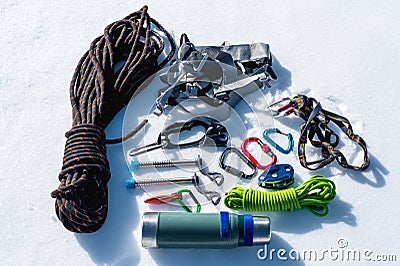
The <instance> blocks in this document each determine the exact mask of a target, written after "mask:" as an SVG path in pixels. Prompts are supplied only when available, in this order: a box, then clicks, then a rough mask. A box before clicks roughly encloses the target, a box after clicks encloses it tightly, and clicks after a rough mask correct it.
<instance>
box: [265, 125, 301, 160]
mask: <svg viewBox="0 0 400 266" xmlns="http://www.w3.org/2000/svg"><path fill="white" fill-rule="evenodd" d="M271 133H277V134H281V135H284V136H287V138H288V146H287V148H286V149H284V148H282V147H281V146H279V145H278V144H277V143H276V142H275V141H273V140H272V139H271V138H270V137H269V136H268V135H269V134H271ZM263 137H264V139H265V140H266V141H267V142H269V143H270V144H271V145H272V146H273V147H275V148H276V149H277V150H278V151H280V152H281V153H283V154H289V153H290V152H291V151H292V150H293V147H294V140H293V136H292V134H290V133H283V132H282V131H280V130H279V129H278V128H267V129H266V130H264V133H263Z"/></svg>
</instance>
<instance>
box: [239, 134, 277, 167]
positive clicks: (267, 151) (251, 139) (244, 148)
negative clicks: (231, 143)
mask: <svg viewBox="0 0 400 266" xmlns="http://www.w3.org/2000/svg"><path fill="white" fill-rule="evenodd" d="M251 142H256V143H257V144H258V145H259V146H260V147H261V149H262V150H263V152H264V153H265V154H267V155H268V156H270V157H271V158H272V160H271V162H270V163H269V164H267V165H262V164H260V163H259V162H258V161H257V160H256V158H254V156H253V155H252V154H251V153H250V152H249V151H248V150H247V145H248V144H249V143H251ZM241 148H242V152H243V153H244V154H245V155H246V156H247V157H248V158H249V159H250V161H251V162H252V163H253V164H254V165H255V166H256V167H257V168H258V169H261V170H265V169H267V168H268V167H270V166H271V165H274V164H276V161H277V160H278V159H277V157H276V155H275V154H274V153H273V152H272V151H271V149H270V147H269V146H268V145H267V144H265V143H264V142H262V140H261V139H259V138H256V137H249V138H247V139H245V140H243V142H242V147H241Z"/></svg>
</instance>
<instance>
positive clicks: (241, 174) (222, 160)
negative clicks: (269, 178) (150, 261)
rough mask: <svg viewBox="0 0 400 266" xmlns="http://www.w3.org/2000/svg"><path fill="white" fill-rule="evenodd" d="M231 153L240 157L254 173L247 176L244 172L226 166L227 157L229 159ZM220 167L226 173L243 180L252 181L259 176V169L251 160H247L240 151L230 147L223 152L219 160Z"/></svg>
mask: <svg viewBox="0 0 400 266" xmlns="http://www.w3.org/2000/svg"><path fill="white" fill-rule="evenodd" d="M231 152H233V153H235V154H236V155H237V156H239V158H240V159H241V160H242V161H244V162H245V163H246V164H247V165H248V166H249V167H250V168H251V170H252V171H253V172H252V173H251V174H245V173H244V172H243V171H241V170H239V169H237V168H234V167H232V166H230V165H227V164H225V161H226V157H228V154H229V153H231ZM219 166H220V167H221V168H222V169H224V170H225V171H226V172H228V173H230V174H232V175H235V176H238V177H241V178H246V179H251V178H253V177H254V176H255V175H256V174H257V167H256V166H255V165H254V164H253V163H252V162H251V161H250V160H249V158H247V157H246V156H245V155H244V154H243V153H242V152H241V151H240V150H238V149H236V148H235V147H228V148H226V149H225V150H224V151H223V152H222V154H221V157H220V158H219Z"/></svg>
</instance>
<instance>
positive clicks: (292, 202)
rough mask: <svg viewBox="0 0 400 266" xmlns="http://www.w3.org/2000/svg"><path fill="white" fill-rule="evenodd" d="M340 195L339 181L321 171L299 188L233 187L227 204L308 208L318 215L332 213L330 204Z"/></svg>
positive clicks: (264, 208) (268, 208)
mask: <svg viewBox="0 0 400 266" xmlns="http://www.w3.org/2000/svg"><path fill="white" fill-rule="evenodd" d="M335 196H336V186H335V183H334V182H333V181H332V180H330V179H327V178H325V177H323V176H321V175H314V176H312V177H311V178H310V179H309V180H307V181H306V182H304V183H303V184H301V185H300V186H298V187H297V188H289V189H284V190H279V191H274V192H266V191H259V190H253V189H251V188H249V189H244V188H242V187H240V186H236V187H234V188H232V190H231V191H230V192H228V193H227V195H226V196H225V199H224V203H225V206H226V207H228V208H230V209H233V210H244V211H258V212H266V211H293V210H294V209H303V208H306V209H308V210H309V211H310V212H311V213H313V214H315V215H316V216H321V217H322V216H325V215H327V214H328V211H329V209H328V206H327V204H328V203H329V202H330V201H332V200H333V199H334V198H335Z"/></svg>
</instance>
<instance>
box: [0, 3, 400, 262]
mask: <svg viewBox="0 0 400 266" xmlns="http://www.w3.org/2000/svg"><path fill="white" fill-rule="evenodd" d="M144 4H147V5H149V14H150V15H151V16H152V17H153V18H155V19H156V20H158V21H159V22H160V23H161V24H162V25H163V26H164V27H165V28H166V29H167V30H169V31H170V32H171V33H173V34H174V36H175V37H176V38H178V37H179V36H180V34H181V33H183V32H186V33H187V34H188V35H189V37H190V38H191V41H193V43H195V44H197V45H218V44H220V43H222V42H223V41H225V40H228V41H229V42H230V43H232V44H239V43H251V42H266V43H269V44H270V47H271V51H272V53H273V55H274V66H273V67H274V69H275V70H276V72H277V74H278V77H279V80H278V81H277V82H275V83H274V86H273V88H272V89H271V90H270V92H269V93H267V96H268V97H270V98H272V99H278V98H280V97H283V96H289V95H291V94H294V93H304V94H306V95H309V96H313V97H315V98H316V99H318V100H320V101H321V103H322V106H323V107H324V108H326V109H328V110H332V111H335V112H338V113H339V114H342V115H344V116H346V117H347V118H348V119H349V120H350V121H351V122H352V125H353V128H354V131H355V133H357V134H359V135H361V136H362V137H363V138H364V139H365V140H366V142H367V144H368V148H369V152H370V158H371V165H370V167H369V169H368V170H367V171H364V172H361V173H360V172H355V171H350V170H344V169H343V168H341V167H339V166H338V165H337V163H332V164H331V165H329V166H327V167H325V168H324V169H322V170H320V171H316V172H310V171H307V170H305V169H304V168H302V167H301V166H300V164H299V163H298V161H297V159H296V157H295V153H293V154H291V155H290V156H288V157H287V158H286V160H287V162H290V163H292V165H293V166H294V168H295V172H296V178H297V181H296V182H297V184H298V183H301V182H302V181H304V180H306V179H307V178H308V177H309V176H311V175H313V174H315V173H321V174H323V175H325V176H327V177H330V178H332V180H334V181H335V183H336V185H337V198H336V199H335V200H334V201H333V202H331V203H330V204H329V208H330V213H329V214H328V216H326V217H323V218H319V217H315V216H313V215H312V214H311V213H309V212H308V211H307V210H297V211H295V212H292V213H289V212H281V213H268V215H269V216H270V217H271V223H272V230H273V235H272V241H271V244H270V246H269V249H270V250H271V249H276V250H278V249H280V248H283V249H285V250H287V251H289V250H290V249H297V250H305V249H315V250H317V251H322V250H323V249H329V248H336V249H339V250H340V247H339V246H338V245H339V243H338V241H339V240H341V239H342V240H345V241H346V242H347V247H346V248H345V249H355V250H360V251H365V250H370V251H372V252H373V253H372V255H371V257H372V258H376V257H374V256H375V255H380V254H381V255H382V254H383V255H384V254H395V255H397V261H399V260H400V230H399V215H400V212H399V207H398V206H399V203H398V200H400V196H399V195H400V185H399V180H398V173H399V170H400V168H399V156H400V152H399V149H400V142H399V139H398V136H399V135H398V133H399V125H398V122H399V115H398V113H397V112H398V111H399V110H400V108H399V107H398V104H399V100H398V98H399V96H400V93H399V90H398V87H399V86H400V74H399V69H400V45H399V43H400V31H399V29H400V2H399V1H381V2H377V1H361V0H359V1H257V2H256V1H231V2H226V1H219V2H217V1H197V2H189V1H150V0H149V1H92V0H90V1H76V0H72V1H44V0H37V1H15V0H14V1H11V0H2V1H1V3H0V48H1V49H0V51H1V60H0V93H1V94H0V127H1V135H0V140H1V145H0V159H1V160H0V163H1V164H0V264H1V265H93V264H98V265H106V264H107V265H155V264H158V265H185V264H187V265H216V264H218V265H256V264H260V265H266V264H268V265H274V264H280V263H287V262H284V261H281V260H279V259H278V258H277V257H276V253H275V254H274V256H275V257H273V258H267V260H264V261H262V260H259V259H258V258H257V251H258V249H259V248H260V247H244V248H237V249H231V250H208V249H206V250H195V249H189V250H177V249H168V250H151V251H149V250H145V249H143V248H142V247H141V243H140V240H141V231H140V229H141V225H140V223H141V221H140V217H141V214H142V213H143V212H144V211H148V210H152V209H153V210H154V208H153V207H149V206H147V205H145V204H144V203H143V199H145V198H146V197H148V195H147V194H146V193H143V192H138V191H132V190H130V191H128V190H126V188H125V186H124V181H125V178H127V177H129V171H128V169H127V166H126V163H125V158H124V153H123V150H122V145H114V146H108V147H107V148H108V158H109V161H110V165H111V170H112V178H111V180H110V182H109V213H108V217H107V221H106V223H105V224H104V226H103V228H102V229H101V230H99V231H98V232H96V233H93V234H74V233H71V232H69V231H67V230H66V229H64V227H63V226H62V224H61V223H60V222H59V221H58V219H57V218H56V215H55V212H54V200H53V199H52V198H50V192H51V191H52V190H54V189H55V188H56V187H57V186H58V183H59V182H58V178H57V177H58V173H59V171H60V169H61V164H62V156H63V150H64V145H65V138H64V133H65V132H66V131H68V130H69V129H70V127H71V106H70V102H69V83H70V80H71V77H72V74H73V71H74V69H75V67H76V64H77V62H78V60H79V59H80V57H81V56H82V54H83V53H84V52H85V51H86V50H87V49H88V48H89V44H90V43H91V41H92V40H93V39H94V38H95V37H97V36H98V35H100V34H102V31H103V29H104V28H105V26H107V25H108V24H109V23H111V22H113V21H116V20H118V19H121V18H123V17H124V16H126V15H127V14H129V13H131V12H133V11H136V10H138V9H139V8H141V6H142V5H144ZM396 73H397V74H396ZM140 108H141V107H140V105H138V110H139V109H140ZM142 108H149V107H148V106H143V107H142ZM299 122H300V120H298V119H296V118H294V117H290V118H286V119H283V120H279V121H277V122H276V123H277V124H276V125H277V126H279V127H280V128H282V129H285V130H289V131H291V132H293V133H294V134H295V138H296V136H298V125H299ZM121 124H122V115H119V116H118V117H117V118H116V120H115V121H113V123H112V125H111V126H110V127H109V128H108V129H107V133H112V134H113V135H114V136H118V134H119V133H120V132H121ZM296 134H297V135H296ZM296 142H297V139H296ZM347 144H349V143H348V142H347ZM353 147H354V146H352V145H351V144H349V145H348V146H346V147H344V148H343V149H344V151H345V153H346V154H349V155H351V154H352V153H353V150H352V149H353ZM281 156H282V155H281ZM353 159H355V160H356V161H357V159H359V158H357V157H356V158H353ZM283 160H285V159H283ZM167 209H170V210H175V211H176V210H179V209H177V208H176V207H174V206H171V207H168V208H167ZM221 209H224V208H223V207H221ZM158 210H160V209H158ZM205 210H209V211H217V209H215V208H214V207H213V206H209V205H207V206H205ZM341 243H342V242H341ZM286 257H287V254H286ZM289 261H291V262H292V263H293V264H296V265H304V264H307V265H308V264H314V263H316V264H321V263H324V264H334V263H336V262H335V261H333V260H332V259H330V258H329V257H328V258H325V260H324V261H323V262H321V261H319V262H314V261H312V260H311V261H310V260H307V259H304V260H299V261H292V260H290V259H289ZM347 263H348V262H347ZM354 263H359V264H360V265H364V264H365V263H366V262H365V261H363V260H361V261H360V262H354ZM373 264H374V265H375V264H378V262H376V261H375V262H370V265H373ZM392 264H393V265H394V264H395V263H392Z"/></svg>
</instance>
